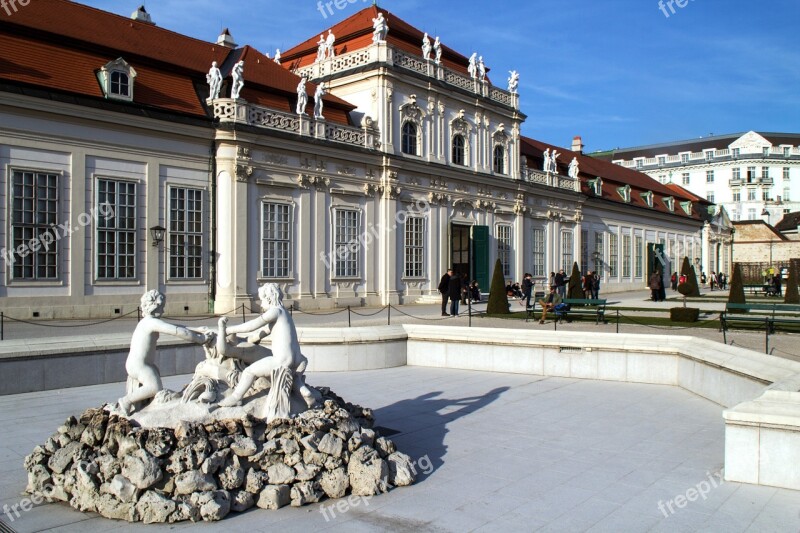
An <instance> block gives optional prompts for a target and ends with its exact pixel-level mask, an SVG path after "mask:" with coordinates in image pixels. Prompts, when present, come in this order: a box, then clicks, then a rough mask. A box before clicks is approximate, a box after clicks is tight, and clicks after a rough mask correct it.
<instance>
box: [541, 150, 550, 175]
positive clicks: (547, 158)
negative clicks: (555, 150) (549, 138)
mask: <svg viewBox="0 0 800 533" xmlns="http://www.w3.org/2000/svg"><path fill="white" fill-rule="evenodd" d="M550 163H551V161H550V148H548V149H546V150H545V151H544V164H543V165H542V170H544V171H545V172H550Z"/></svg>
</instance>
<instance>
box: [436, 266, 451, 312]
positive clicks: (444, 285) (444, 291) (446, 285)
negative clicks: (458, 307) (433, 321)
mask: <svg viewBox="0 0 800 533" xmlns="http://www.w3.org/2000/svg"><path fill="white" fill-rule="evenodd" d="M452 275H453V271H452V269H448V270H447V272H445V273H444V276H442V279H441V280H440V281H439V287H438V289H439V294H441V295H442V316H450V315H448V314H447V300H448V299H449V298H450V276H452Z"/></svg>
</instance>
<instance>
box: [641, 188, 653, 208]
mask: <svg viewBox="0 0 800 533" xmlns="http://www.w3.org/2000/svg"><path fill="white" fill-rule="evenodd" d="M642 200H644V203H646V204H647V207H653V191H647V192H643V193H642Z"/></svg>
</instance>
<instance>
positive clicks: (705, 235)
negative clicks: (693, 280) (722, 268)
mask: <svg viewBox="0 0 800 533" xmlns="http://www.w3.org/2000/svg"><path fill="white" fill-rule="evenodd" d="M701 239H702V244H701V245H700V272H698V273H697V275H698V276H699V275H700V274H701V273H702V272H705V273H706V275H707V276H708V275H709V274H710V273H711V271H710V270H709V266H710V265H711V246H710V244H711V223H709V222H708V221H707V220H706V222H705V223H704V224H703V230H702V233H701Z"/></svg>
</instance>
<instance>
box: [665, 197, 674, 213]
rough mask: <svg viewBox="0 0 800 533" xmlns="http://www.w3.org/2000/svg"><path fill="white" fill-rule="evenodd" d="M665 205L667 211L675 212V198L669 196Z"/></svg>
mask: <svg viewBox="0 0 800 533" xmlns="http://www.w3.org/2000/svg"><path fill="white" fill-rule="evenodd" d="M664 205H665V206H667V209H669V210H670V211H675V198H673V197H672V196H667V197H665V198H664Z"/></svg>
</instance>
